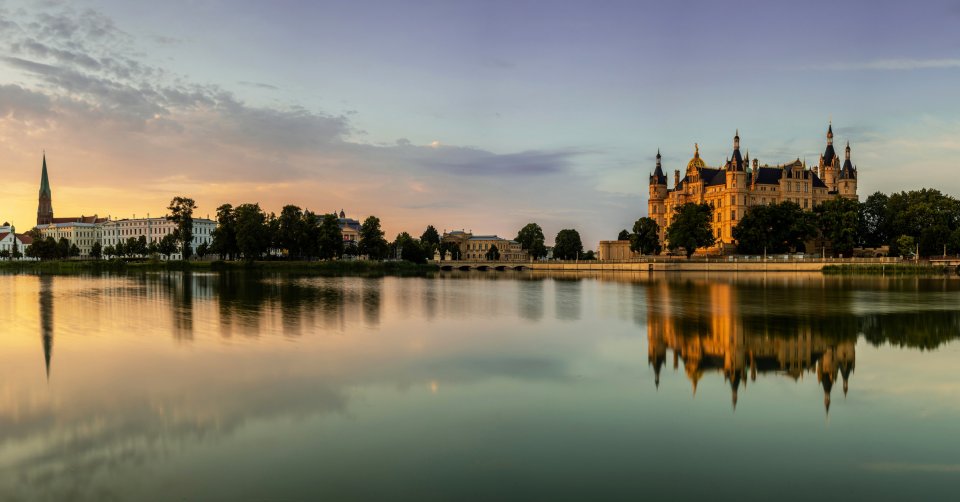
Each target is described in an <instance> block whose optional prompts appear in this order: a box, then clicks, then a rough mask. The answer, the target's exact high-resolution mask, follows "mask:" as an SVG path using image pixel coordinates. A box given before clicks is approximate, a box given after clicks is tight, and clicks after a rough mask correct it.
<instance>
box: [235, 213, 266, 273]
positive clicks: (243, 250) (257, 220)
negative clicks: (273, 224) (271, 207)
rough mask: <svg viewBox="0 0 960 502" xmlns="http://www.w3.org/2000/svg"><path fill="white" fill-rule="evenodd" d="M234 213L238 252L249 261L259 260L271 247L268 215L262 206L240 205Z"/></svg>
mask: <svg viewBox="0 0 960 502" xmlns="http://www.w3.org/2000/svg"><path fill="white" fill-rule="evenodd" d="M233 213H234V218H236V235H237V249H238V251H239V252H240V254H242V255H243V258H244V259H246V260H248V261H252V260H256V259H259V258H260V257H261V256H263V254H264V253H265V252H267V249H268V248H269V247H270V235H269V228H268V226H267V215H266V214H264V212H263V210H261V209H260V204H240V205H239V206H237V208H236V209H234V211H233Z"/></svg>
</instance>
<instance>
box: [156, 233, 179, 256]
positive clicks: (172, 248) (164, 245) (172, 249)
mask: <svg viewBox="0 0 960 502" xmlns="http://www.w3.org/2000/svg"><path fill="white" fill-rule="evenodd" d="M157 251H158V252H159V253H160V254H162V255H164V256H166V257H167V259H168V260H169V259H170V255H172V254H173V253H176V252H177V238H176V236H174V234H172V233H171V234H167V235H164V236H163V238H162V239H160V243H159V244H157Z"/></svg>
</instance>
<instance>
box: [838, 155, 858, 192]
mask: <svg viewBox="0 0 960 502" xmlns="http://www.w3.org/2000/svg"><path fill="white" fill-rule="evenodd" d="M837 190H838V191H839V193H840V196H841V197H844V198H847V199H858V197H857V168H856V167H854V165H853V163H852V162H850V142H849V141H847V148H846V150H845V153H844V161H843V167H841V168H840V179H839V181H838V182H837Z"/></svg>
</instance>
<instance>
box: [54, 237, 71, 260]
mask: <svg viewBox="0 0 960 502" xmlns="http://www.w3.org/2000/svg"><path fill="white" fill-rule="evenodd" d="M56 253H57V254H56V257H57V258H59V259H61V260H64V259H67V258H69V257H70V240H69V239H67V238H66V237H61V238H60V240H59V241H57V251H56Z"/></svg>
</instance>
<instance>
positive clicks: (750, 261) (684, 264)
mask: <svg viewBox="0 0 960 502" xmlns="http://www.w3.org/2000/svg"><path fill="white" fill-rule="evenodd" d="M900 263H904V262H903V261H902V260H901V259H900V258H825V259H824V258H793V257H786V258H784V257H767V258H763V257H737V256H729V257H715V258H697V257H694V258H691V259H689V260H688V259H686V258H683V257H655V258H649V259H639V260H605V261H599V260H579V261H558V260H550V261H530V262H500V261H442V262H437V265H439V266H440V268H441V269H443V270H538V271H558V272H575V271H590V272H820V271H822V270H823V268H824V267H825V266H828V265H867V266H878V265H879V266H882V265H895V264H900Z"/></svg>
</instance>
